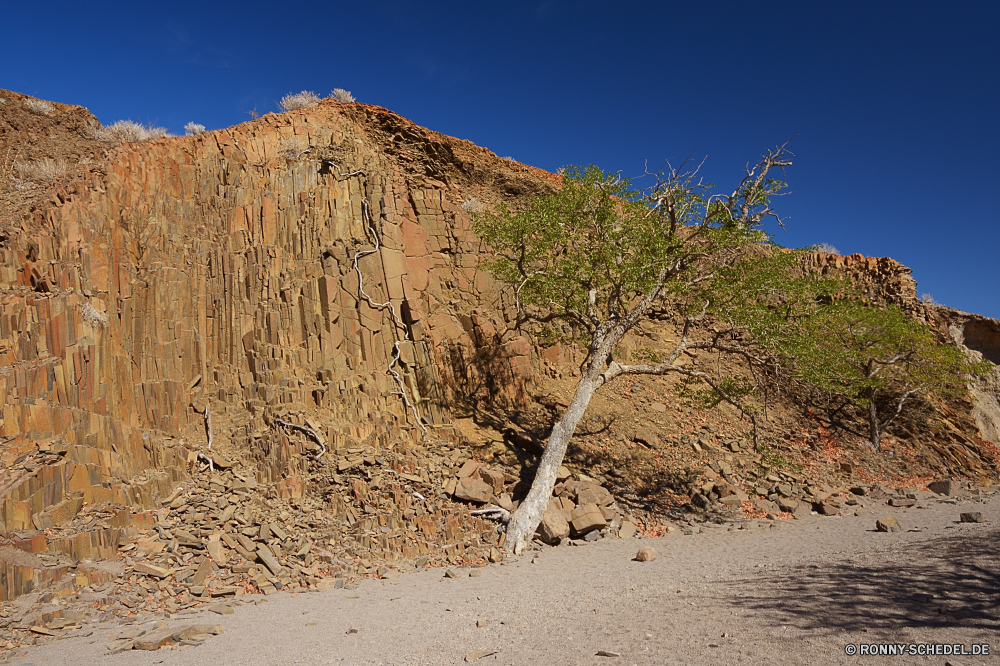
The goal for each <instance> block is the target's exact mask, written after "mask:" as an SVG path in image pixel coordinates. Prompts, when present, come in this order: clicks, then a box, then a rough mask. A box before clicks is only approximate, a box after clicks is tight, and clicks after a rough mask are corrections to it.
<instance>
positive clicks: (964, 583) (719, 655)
mask: <svg viewBox="0 0 1000 666" xmlns="http://www.w3.org/2000/svg"><path fill="white" fill-rule="evenodd" d="M972 503H973V502H971V501H970V502H962V504H963V505H964V504H972ZM960 508H966V507H964V506H963V507H959V506H954V505H951V504H944V503H941V502H938V501H931V502H929V503H928V507H927V508H926V509H891V511H892V514H893V515H895V516H896V517H897V518H898V519H899V521H900V523H901V524H902V525H903V528H904V530H906V531H903V532H900V533H882V532H876V531H875V521H876V519H877V518H880V517H882V516H883V515H888V514H889V511H890V509H889V508H888V507H884V511H880V512H878V513H870V512H869V511H868V510H865V515H862V516H853V515H851V516H844V517H819V516H813V517H811V518H806V519H804V520H794V521H791V520H789V521H780V522H777V523H772V522H770V521H751V522H750V523H748V524H746V525H747V526H748V527H749V529H738V526H725V525H724V526H719V527H716V528H715V529H711V528H708V529H704V531H703V532H699V530H697V529H695V530H694V533H693V534H691V535H689V536H685V535H683V534H682V532H681V531H680V530H678V531H676V532H673V533H671V534H670V535H668V536H665V537H662V538H658V539H645V540H642V541H637V540H634V539H629V540H610V539H605V540H601V541H599V542H596V543H587V544H585V545H582V546H562V547H558V548H551V549H545V550H543V551H541V552H540V553H528V554H525V555H524V556H522V557H520V558H513V557H512V558H510V559H508V560H507V561H506V562H505V563H504V564H501V565H492V566H490V567H488V568H486V569H483V570H481V571H482V575H480V576H477V577H470V576H469V575H468V574H469V571H470V570H468V569H456V570H455V571H456V572H457V573H458V574H459V576H458V577H457V578H445V577H444V576H443V573H444V572H443V570H441V569H431V570H426V571H418V572H414V573H409V574H404V575H402V576H399V577H398V578H394V579H392V580H391V581H364V582H362V583H361V584H360V585H359V587H358V588H357V589H356V590H331V591H326V592H311V593H308V594H295V595H291V594H285V593H280V594H276V595H272V596H270V597H267V600H266V601H259V602H258V603H250V604H246V605H241V606H239V607H238V608H237V609H236V612H235V613H234V614H232V615H217V614H211V613H203V614H201V615H192V616H190V617H185V618H177V619H174V620H171V621H170V622H171V626H172V625H173V624H175V623H176V624H178V625H180V624H183V623H194V622H211V623H214V624H222V625H224V626H225V632H224V633H223V634H222V635H219V636H215V637H210V638H209V639H208V640H206V641H205V643H204V644H202V645H198V646H185V647H174V648H164V649H161V650H159V651H156V652H141V653H140V652H134V651H133V652H125V653H121V654H116V655H108V653H107V649H106V648H105V644H106V642H107V638H108V637H109V636H111V635H113V634H118V633H120V632H121V631H122V627H121V626H120V625H114V626H112V625H107V626H97V627H95V630H94V633H93V634H92V635H91V636H88V637H85V638H67V639H64V640H58V641H54V642H52V643H49V644H47V645H44V646H42V647H40V648H36V649H34V650H31V651H29V652H28V654H27V655H26V656H23V657H19V658H15V659H13V660H12V661H11V663H13V664H19V665H20V664H35V665H36V666H38V665H40V664H75V663H81V664H82V663H101V664H107V665H109V666H114V665H117V664H130V665H131V664H137V665H138V664H165V665H166V666H170V665H178V666H180V665H189V664H190V665H194V664H212V665H213V666H222V665H225V664H255V665H259V664H338V663H346V664H383V665H389V664H414V665H416V664H459V663H465V662H466V660H467V659H469V660H470V661H472V662H475V663H478V664H483V665H486V664H518V665H520V664H546V665H552V666H557V665H562V664H566V665H570V664H609V665H610V664H622V665H629V664H635V665H638V664H686V665H690V664H789V665H791V664H796V665H797V664H855V663H857V664H861V663H863V664H894V665H896V664H902V663H906V664H914V663H916V664H924V663H926V664H944V663H945V661H946V659H947V657H909V656H907V657H902V658H901V657H892V656H883V657H872V656H861V655H858V656H853V657H849V656H846V654H845V646H847V645H848V644H855V645H856V644H859V643H882V642H891V643H907V644H908V643H930V642H937V643H963V644H965V645H967V646H968V645H970V644H972V643H990V642H991V641H992V642H993V643H994V646H993V649H992V650H991V651H992V652H998V651H1000V645H996V635H997V633H996V632H997V630H998V629H1000V609H998V605H1000V594H998V589H997V580H998V576H1000V560H998V558H997V557H996V556H995V544H996V540H997V537H998V530H997V527H996V526H997V524H998V520H1000V503H998V502H997V501H995V500H992V501H990V500H988V501H984V502H975V507H974V508H975V509H976V510H977V511H980V512H982V514H983V517H984V520H985V522H984V523H960V522H959V513H960V511H959V510H960ZM916 530H919V531H916ZM640 546H653V547H655V548H656V552H657V554H658V557H657V558H656V560H655V561H651V562H636V561H633V558H634V557H635V555H636V552H637V550H638V549H639V547H640ZM253 599H263V598H262V597H253ZM352 628H353V629H355V630H356V631H355V632H352V631H351V630H352ZM601 652H603V653H605V654H617V655H620V656H618V657H610V656H601V655H599V653H601ZM479 654H483V655H486V656H482V657H477V656H476V655H479ZM960 659H961V661H962V663H963V664H965V666H968V665H969V664H987V663H990V664H992V663H994V662H995V661H996V660H995V657H971V656H965V657H961V658H960Z"/></svg>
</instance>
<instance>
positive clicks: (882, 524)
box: [875, 516, 903, 532]
mask: <svg viewBox="0 0 1000 666" xmlns="http://www.w3.org/2000/svg"><path fill="white" fill-rule="evenodd" d="M875 529H877V530H878V531H879V532H902V531H903V526H902V525H900V524H899V521H898V520H897V519H896V517H895V516H886V517H885V518H879V519H878V520H876V521H875Z"/></svg>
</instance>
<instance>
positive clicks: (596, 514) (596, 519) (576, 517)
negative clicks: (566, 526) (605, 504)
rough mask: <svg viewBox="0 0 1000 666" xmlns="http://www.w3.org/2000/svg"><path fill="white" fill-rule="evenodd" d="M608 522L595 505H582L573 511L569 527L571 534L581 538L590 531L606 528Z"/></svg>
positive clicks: (599, 508)
mask: <svg viewBox="0 0 1000 666" xmlns="http://www.w3.org/2000/svg"><path fill="white" fill-rule="evenodd" d="M607 524H608V522H607V521H606V520H605V519H604V514H603V513H601V507H599V506H598V505H597V504H584V505H582V506H579V507H577V508H576V509H574V511H573V514H572V520H570V527H571V528H572V531H573V534H575V535H577V536H583V535H585V534H587V533H588V532H590V531H591V530H596V529H600V528H602V527H605V526H607Z"/></svg>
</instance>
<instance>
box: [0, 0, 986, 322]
mask: <svg viewBox="0 0 1000 666" xmlns="http://www.w3.org/2000/svg"><path fill="white" fill-rule="evenodd" d="M3 13H4V18H3V20H2V24H0V37H2V39H0V63H2V64H0V87H5V88H9V89H13V90H17V91H19V92H24V93H28V94H31V95H36V96H38V97H41V98H45V99H52V100H56V101H60V102H68V103H77V104H82V105H84V106H86V107H88V108H89V109H90V110H91V111H92V112H94V113H95V114H96V115H97V116H98V118H100V119H101V121H102V122H104V123H109V122H112V121H114V120H117V119H120V118H131V119H133V120H142V121H155V122H157V123H158V124H161V125H165V126H167V127H168V128H170V129H171V130H172V131H174V132H176V133H181V132H182V127H183V125H184V124H185V123H187V122H188V121H190V120H194V121H196V122H199V123H202V124H204V125H207V126H208V127H209V128H210V129H211V128H217V127H224V126H227V125H231V124H234V123H237V122H241V121H243V120H246V119H247V118H248V116H247V115H246V113H245V111H249V110H250V109H253V108H254V107H256V108H257V110H258V111H261V112H265V111H270V110H275V108H276V101H277V100H278V99H280V98H281V97H282V95H284V94H286V93H288V92H297V91H300V90H303V89H307V90H313V91H315V92H317V93H319V94H321V95H326V94H328V93H329V91H330V90H331V89H332V88H335V87H341V88H346V89H348V90H351V91H352V92H353V93H354V95H355V97H357V99H358V100H359V101H363V102H367V103H371V104H378V105H381V106H384V107H387V108H389V109H391V110H393V111H396V112H398V113H400V114H402V115H404V116H406V117H408V118H410V119H412V120H414V121H415V122H417V123H419V124H421V125H424V126H426V127H429V128H431V129H434V130H437V131H440V132H444V133H446V134H450V135H453V136H458V137H461V138H465V139H470V140H472V141H474V142H476V143H478V144H480V145H484V146H488V147H489V148H490V149H492V150H494V151H495V152H496V153H498V154H500V155H504V156H507V155H509V156H512V157H514V158H515V159H517V160H519V161H522V162H526V163H529V164H534V165H536V166H540V167H542V168H545V169H549V170H554V169H556V168H557V167H559V166H562V165H565V164H583V163H595V164H598V165H600V166H602V167H604V168H605V169H611V170H616V171H617V170H622V171H623V172H624V173H626V174H629V175H632V174H635V175H637V174H640V173H642V170H643V165H644V163H645V162H646V161H647V160H648V161H649V163H650V164H651V165H657V166H658V165H659V164H660V163H661V162H662V160H663V159H665V158H671V159H674V160H676V159H682V158H684V157H686V156H687V155H689V154H692V153H693V154H695V155H698V156H703V155H707V156H708V158H709V161H708V165H707V168H708V174H709V176H710V178H711V179H712V180H714V181H715V182H716V183H718V184H720V185H723V184H725V185H728V184H730V183H731V182H732V180H733V179H734V178H735V177H736V176H737V175H738V170H739V169H740V168H741V167H742V166H743V165H744V163H746V162H747V161H749V160H754V159H756V157H757V156H758V155H759V153H760V152H761V151H762V150H763V149H765V148H767V147H769V146H773V145H775V144H777V143H780V142H783V141H785V140H786V139H789V138H791V137H793V136H797V137H798V138H797V139H795V141H794V142H793V144H792V145H793V150H794V152H795V153H796V154H797V159H796V162H795V165H794V166H793V167H792V168H791V169H790V170H789V171H788V174H787V176H788V180H789V182H790V185H791V189H792V190H793V194H791V195H790V196H788V197H786V198H785V199H783V200H782V201H781V202H780V209H781V211H782V212H783V213H784V214H786V215H788V216H790V219H789V221H788V224H787V228H788V232H787V233H783V234H782V233H779V234H778V240H779V242H781V243H782V244H784V245H788V246H803V245H809V244H814V243H819V242H827V243H831V244H833V245H835V246H836V247H838V248H839V249H840V251H841V252H843V253H853V252H862V253H864V254H868V255H879V256H881V255H888V256H891V257H894V258H896V259H898V260H900V261H902V262H904V263H905V264H907V265H908V266H910V267H911V268H913V271H914V276H915V277H916V279H917V280H918V282H919V286H918V290H919V292H921V293H923V292H928V293H931V294H933V295H934V297H935V298H936V299H937V300H938V301H939V302H942V303H944V304H946V305H951V306H953V307H956V308H960V309H963V310H967V311H972V312H979V313H981V314H986V315H990V316H993V317H998V318H1000V257H998V255H1000V214H998V212H997V211H998V207H997V204H996V199H997V195H998V192H997V190H998V185H997V184H998V182H1000V166H998V164H1000V162H998V160H1000V71H998V70H1000V3H998V2H996V1H995V0H993V1H982V2H962V1H959V0H956V1H952V2H939V3H928V2H906V3H903V2H898V3H892V2H870V1H869V2H824V3H820V2H766V3H761V2H742V1H739V2H737V1H734V0H730V1H728V2H727V1H720V2H666V1H664V2H640V3H629V2H592V1H586V0H578V1H575V2H571V1H569V0H536V1H535V2H511V1H508V2H502V3H501V2H495V3H480V2H468V1H465V2H438V3H435V2H394V1H391V0H382V1H380V2H357V1H354V2H338V1H336V0H328V1H325V2H296V3H283V2H267V3H264V2H255V1H246V2H198V3H193V2H176V3H167V4H156V3H152V4H150V3H135V2H128V3H124V2H101V3H80V2H63V1H58V0H57V1H55V2H50V3H41V4H35V3H29V2H17V3H7V5H6V6H5V7H4V12H3ZM990 202H993V203H990Z"/></svg>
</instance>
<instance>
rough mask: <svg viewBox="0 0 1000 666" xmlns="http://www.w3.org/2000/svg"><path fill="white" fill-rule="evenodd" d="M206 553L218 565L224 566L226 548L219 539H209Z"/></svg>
mask: <svg viewBox="0 0 1000 666" xmlns="http://www.w3.org/2000/svg"><path fill="white" fill-rule="evenodd" d="M207 550H208V554H209V555H210V556H211V557H212V559H213V560H215V563H216V564H217V565H219V566H220V567H224V566H226V549H225V548H223V546H222V542H221V541H213V540H211V539H210V540H209V542H208V546H207Z"/></svg>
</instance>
